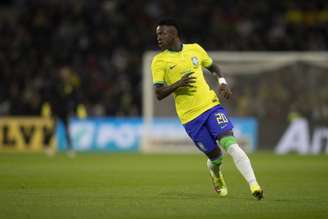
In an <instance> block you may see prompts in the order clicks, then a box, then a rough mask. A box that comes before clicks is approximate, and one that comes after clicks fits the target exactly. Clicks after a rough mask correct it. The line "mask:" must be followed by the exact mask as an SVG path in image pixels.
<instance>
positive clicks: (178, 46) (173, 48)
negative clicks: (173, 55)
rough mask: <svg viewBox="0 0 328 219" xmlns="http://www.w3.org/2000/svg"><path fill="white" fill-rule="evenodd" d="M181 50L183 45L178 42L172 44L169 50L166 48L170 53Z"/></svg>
mask: <svg viewBox="0 0 328 219" xmlns="http://www.w3.org/2000/svg"><path fill="white" fill-rule="evenodd" d="M182 49H183V43H182V42H181V41H178V42H176V43H174V44H173V45H172V46H171V47H170V48H168V50H169V51H171V52H180V51H182Z"/></svg>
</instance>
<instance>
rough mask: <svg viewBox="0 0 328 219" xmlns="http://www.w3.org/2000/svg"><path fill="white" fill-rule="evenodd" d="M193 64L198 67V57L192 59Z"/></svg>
mask: <svg viewBox="0 0 328 219" xmlns="http://www.w3.org/2000/svg"><path fill="white" fill-rule="evenodd" d="M191 62H192V64H193V65H194V66H198V64H199V62H198V58H197V57H196V56H193V57H191Z"/></svg>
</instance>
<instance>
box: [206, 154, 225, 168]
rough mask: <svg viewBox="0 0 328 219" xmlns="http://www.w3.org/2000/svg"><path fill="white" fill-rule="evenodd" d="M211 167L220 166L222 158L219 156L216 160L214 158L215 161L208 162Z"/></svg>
mask: <svg viewBox="0 0 328 219" xmlns="http://www.w3.org/2000/svg"><path fill="white" fill-rule="evenodd" d="M209 161H210V162H211V163H212V164H213V165H216V166H218V165H221V163H222V161H223V156H220V157H218V158H216V159H215V160H209Z"/></svg>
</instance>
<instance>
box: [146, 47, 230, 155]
mask: <svg viewBox="0 0 328 219" xmlns="http://www.w3.org/2000/svg"><path fill="white" fill-rule="evenodd" d="M212 63H213V60H212V59H211V57H209V55H208V54H207V53H206V51H205V50H204V49H203V48H202V47H201V46H199V45H198V44H197V43H194V44H183V47H182V50H181V51H178V52H173V51H170V50H165V51H162V52H160V53H159V54H157V55H156V56H155V57H154V59H153V61H152V64H151V69H152V76H153V83H154V84H165V85H171V84H173V83H175V82H176V81H178V80H180V79H181V78H182V76H183V75H184V74H187V73H190V72H193V74H192V76H194V77H195V78H196V82H195V83H193V84H192V85H193V86H194V87H192V88H191V87H184V88H179V89H177V90H176V91H175V92H174V93H173V95H174V100H175V107H176V111H177V114H178V116H179V118H180V121H181V123H182V124H183V125H184V127H185V129H186V132H187V133H188V135H189V136H190V137H191V138H192V140H193V141H194V143H195V144H196V146H197V147H198V148H199V149H200V150H201V151H203V152H205V153H209V152H211V151H212V150H214V149H215V148H216V147H217V144H216V139H217V138H218V136H220V135H221V134H223V133H225V132H227V131H229V130H232V128H233V125H232V123H231V122H230V120H229V119H228V116H227V113H226V112H225V110H224V108H223V107H222V106H221V105H220V101H219V98H218V97H217V95H216V93H215V92H214V91H213V90H211V89H210V87H209V85H208V84H207V82H206V80H205V78H204V75H203V70H202V68H203V67H205V68H207V67H210V66H211V65H212Z"/></svg>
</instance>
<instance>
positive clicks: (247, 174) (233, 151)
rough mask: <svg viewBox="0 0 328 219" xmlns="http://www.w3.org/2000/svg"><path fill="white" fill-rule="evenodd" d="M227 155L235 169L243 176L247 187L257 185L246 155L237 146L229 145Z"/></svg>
mask: <svg viewBox="0 0 328 219" xmlns="http://www.w3.org/2000/svg"><path fill="white" fill-rule="evenodd" d="M227 152H228V154H230V155H231V157H232V159H233V161H234V163H235V165H236V167H237V169H238V170H239V172H240V173H241V175H243V177H244V178H245V179H246V181H247V182H248V184H249V186H252V185H254V184H257V181H256V178H255V174H254V171H253V168H252V165H251V162H250V160H249V158H248V156H247V155H246V153H245V152H244V151H243V150H242V149H241V148H240V147H239V145H238V144H233V145H231V146H230V147H229V148H228V150H227Z"/></svg>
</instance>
